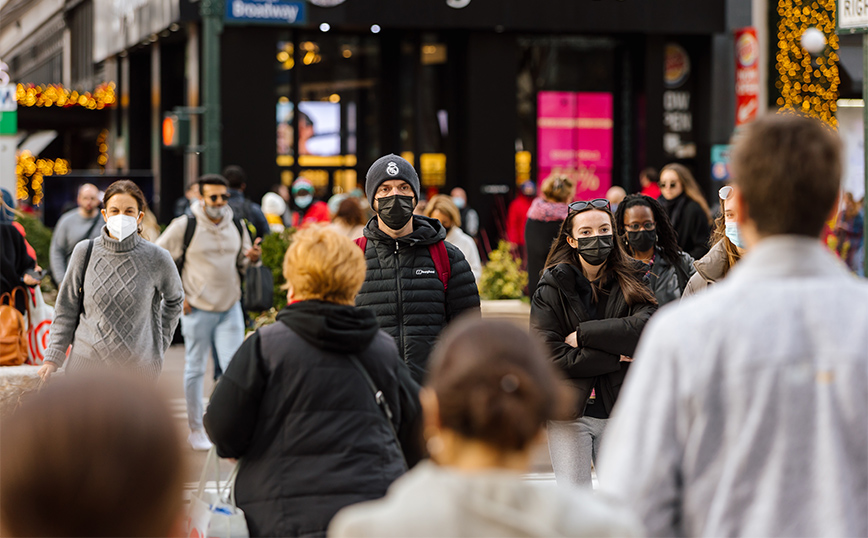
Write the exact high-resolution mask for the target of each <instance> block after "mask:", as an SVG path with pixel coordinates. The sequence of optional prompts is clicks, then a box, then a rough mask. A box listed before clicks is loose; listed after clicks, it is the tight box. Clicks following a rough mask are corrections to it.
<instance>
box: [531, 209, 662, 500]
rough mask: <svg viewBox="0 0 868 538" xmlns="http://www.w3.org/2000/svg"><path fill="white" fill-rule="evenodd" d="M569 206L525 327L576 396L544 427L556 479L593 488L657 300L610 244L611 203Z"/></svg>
mask: <svg viewBox="0 0 868 538" xmlns="http://www.w3.org/2000/svg"><path fill="white" fill-rule="evenodd" d="M569 207H570V213H569V214H568V215H567V218H566V219H564V222H563V224H561V228H560V231H559V232H558V237H557V239H556V240H555V242H554V244H553V245H552V248H551V251H550V252H549V256H548V259H547V260H546V271H545V273H544V274H543V276H542V279H541V280H540V283H539V287H538V288H537V290H536V293H534V296H533V300H532V301H531V307H530V308H531V310H530V325H531V328H532V329H533V330H535V331H536V332H537V333H538V334H539V335H540V336H541V337H542V339H543V341H544V342H545V343H546V344H547V345H548V348H549V356H550V357H551V359H552V361H554V363H555V364H556V365H557V366H558V367H559V368H560V369H561V371H562V372H563V373H564V374H565V375H566V377H567V378H568V379H569V381H570V382H571V384H572V385H573V386H574V387H575V388H576V390H577V391H578V393H579V401H578V405H577V407H576V409H575V414H574V415H573V419H572V420H570V421H563V422H559V421H551V422H549V425H548V440H549V453H550V454H551V459H552V467H553V468H554V471H555V478H556V479H557V481H558V483H560V484H563V483H566V484H574V485H590V484H591V464H592V462H593V461H595V460H596V457H597V454H598V453H599V447H600V440H601V439H602V436H603V430H604V429H605V426H606V421H607V419H608V418H609V414H610V413H611V412H612V407H613V406H614V405H615V401H616V400H617V398H618V392H619V391H620V390H621V385H622V384H623V382H624V376H625V375H626V374H627V369H628V367H629V365H630V362H631V361H632V360H633V359H632V358H631V357H632V356H633V352H634V351H635V350H636V344H637V343H638V342H639V336H640V335H641V334H642V329H644V327H645V322H647V321H648V318H649V317H651V314H652V313H654V311H655V310H656V309H657V301H656V300H655V298H654V295H653V294H652V293H651V290H650V289H648V285H647V284H646V282H645V280H644V274H645V272H646V271H647V267H646V266H645V265H644V264H642V263H639V262H637V261H635V260H633V259H631V258H630V257H629V256H627V254H626V253H625V252H624V250H623V248H622V247H621V243H620V242H618V241H615V240H614V230H615V218H614V217H613V216H612V212H611V211H610V209H609V202H608V201H607V200H606V199H605V198H597V199H596V200H591V201H587V202H585V201H580V202H573V203H572V204H570V206H569Z"/></svg>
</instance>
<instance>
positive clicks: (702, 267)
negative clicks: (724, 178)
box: [683, 185, 744, 297]
mask: <svg viewBox="0 0 868 538" xmlns="http://www.w3.org/2000/svg"><path fill="white" fill-rule="evenodd" d="M731 194H732V187H730V186H729V185H727V186H724V187H721V188H720V191H719V192H718V196H719V197H720V216H719V217H717V220H715V221H714V233H713V234H712V236H711V244H712V247H711V250H709V251H708V254H706V255H705V256H703V257H702V258H701V259H699V260H696V261H695V262H693V267H694V268H695V269H696V273H695V274H694V275H693V276H692V277H690V281H688V282H687V288H685V290H684V294H683V297H688V296H690V295H693V294H694V293H697V292H699V291H702V290H704V289H705V288H707V287H708V286H709V285H711V284H714V283H716V282H718V281H720V280H723V278H724V277H725V276H726V275H727V273H729V270H730V269H732V266H734V265H735V264H736V263H737V262H738V260H740V259H741V257H742V255H744V244H743V243H742V240H741V234H740V233H739V230H738V223H737V222H736V217H737V215H736V212H735V209H734V208H733V207H732V206H730V207H728V208H727V206H726V200H727V198H729V197H730V195H731Z"/></svg>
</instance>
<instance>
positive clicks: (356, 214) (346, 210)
mask: <svg viewBox="0 0 868 538" xmlns="http://www.w3.org/2000/svg"><path fill="white" fill-rule="evenodd" d="M366 222H367V220H366V219H365V214H364V213H363V212H362V206H361V205H360V204H359V199H358V198H356V197H347V198H345V199H344V200H343V201H342V202H341V203H340V204H339V205H338V210H337V212H335V216H334V218H333V219H332V223H331V224H330V226H331V228H332V229H333V230H334V231H336V232H338V233H339V234H341V235H343V236H346V237H349V238H350V239H353V240H356V239H358V238H359V237H362V234H363V232H364V231H365V223H366Z"/></svg>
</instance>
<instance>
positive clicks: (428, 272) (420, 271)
mask: <svg viewBox="0 0 868 538" xmlns="http://www.w3.org/2000/svg"><path fill="white" fill-rule="evenodd" d="M436 274H437V271H435V270H434V269H416V276H421V275H436Z"/></svg>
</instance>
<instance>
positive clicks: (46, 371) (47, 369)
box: [36, 362, 57, 383]
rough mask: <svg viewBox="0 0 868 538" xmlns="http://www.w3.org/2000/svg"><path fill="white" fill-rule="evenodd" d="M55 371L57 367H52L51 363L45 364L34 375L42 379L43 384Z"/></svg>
mask: <svg viewBox="0 0 868 538" xmlns="http://www.w3.org/2000/svg"><path fill="white" fill-rule="evenodd" d="M56 371H57V366H55V365H54V363H53V362H46V363H44V364H43V365H42V367H40V368H39V370H38V371H37V372H36V375H38V376H39V377H41V378H42V382H43V383H45V382H46V381H48V378H49V377H51V374H53V373H54V372H56Z"/></svg>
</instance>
